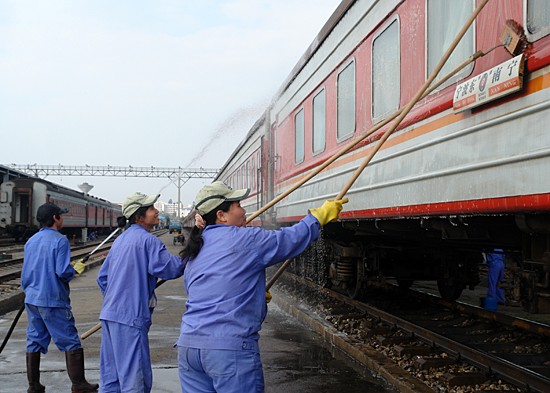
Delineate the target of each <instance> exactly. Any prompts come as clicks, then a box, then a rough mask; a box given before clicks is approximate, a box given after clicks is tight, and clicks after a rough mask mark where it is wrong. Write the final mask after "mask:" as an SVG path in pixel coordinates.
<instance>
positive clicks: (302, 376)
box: [0, 234, 393, 393]
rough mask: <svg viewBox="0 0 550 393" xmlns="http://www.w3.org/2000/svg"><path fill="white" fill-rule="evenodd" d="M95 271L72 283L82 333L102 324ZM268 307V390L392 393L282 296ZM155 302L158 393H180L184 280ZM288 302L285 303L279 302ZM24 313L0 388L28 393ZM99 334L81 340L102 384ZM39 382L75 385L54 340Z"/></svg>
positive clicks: (2, 318) (2, 330)
mask: <svg viewBox="0 0 550 393" xmlns="http://www.w3.org/2000/svg"><path fill="white" fill-rule="evenodd" d="M161 239H162V240H163V241H164V242H165V243H166V244H167V247H168V249H169V250H170V251H171V252H173V253H174V254H175V253H177V252H178V251H179V247H180V245H176V246H174V245H173V244H172V243H173V242H172V236H171V235H168V234H166V235H164V236H163V237H161ZM97 272H98V268H94V269H92V270H89V271H87V272H85V273H84V274H83V275H82V276H81V277H78V278H76V279H75V280H73V281H72V282H71V302H72V306H73V312H74V315H75V319H76V323H77V328H78V330H79V333H80V334H82V333H83V332H85V331H86V330H88V329H90V328H92V327H93V326H94V325H95V324H96V323H97V322H98V319H97V318H98V315H99V311H100V308H101V294H100V292H99V289H98V287H97V285H96V283H95V278H96V275H97ZM275 293H276V292H274V299H273V301H272V302H271V303H270V304H269V313H268V317H267V319H266V321H265V322H264V324H263V328H262V331H261V332H260V334H261V339H260V347H261V358H262V363H263V366H264V377H265V385H266V390H265V391H266V392H273V393H275V392H285V393H294V392H296V393H298V392H300V393H309V392H311V393H313V392H326V393H333V392H334V393H336V392H338V393H340V392H343V391H345V392H348V393H359V392H362V393H369V392H390V391H393V390H391V389H389V388H388V387H387V386H386V384H385V383H384V382H383V381H382V380H380V379H377V378H374V377H372V376H371V375H370V374H369V372H368V371H365V370H364V371H356V370H357V368H352V367H349V366H348V365H347V364H348V363H347V362H344V361H342V360H341V359H335V358H333V356H332V355H331V353H330V352H329V351H327V350H326V349H325V348H324V347H323V340H322V338H321V337H320V336H319V334H317V333H316V332H314V331H312V330H311V329H310V328H308V327H306V326H305V325H304V324H302V323H301V322H300V321H298V320H297V319H295V318H294V317H291V316H290V315H289V314H287V313H285V312H284V311H282V309H281V308H279V306H278V305H277V301H278V299H277V297H278V296H282V295H280V294H275ZM157 297H158V305H157V308H156V310H155V314H154V316H153V325H152V327H151V330H150V333H149V340H150V349H151V361H152V367H153V392H179V391H181V387H180V383H179V379H178V369H177V351H176V349H174V348H173V344H174V342H175V341H176V339H177V337H178V335H179V326H180V321H181V315H182V313H183V311H184V310H185V300H186V294H185V292H184V290H183V280H182V279H178V280H173V281H170V282H167V283H165V284H164V285H163V286H161V287H160V288H158V290H157ZM279 300H283V299H279ZM15 315H16V311H13V312H10V313H7V314H5V315H0V340H3V339H4V337H5V335H6V333H7V331H8V329H9V326H10V325H11V323H12V321H13V318H14V317H15ZM26 325H27V320H26V315H25V313H23V315H22V317H21V320H20V321H19V323H18V325H17V328H16V329H15V331H14V333H13V335H12V338H11V339H10V341H9V342H8V344H7V346H6V348H5V349H4V351H3V353H2V354H0V391H1V392H24V391H26V387H27V379H26V370H25V328H26ZM100 342H101V332H97V333H96V334H94V335H92V336H91V337H89V338H88V339H86V340H84V341H83V347H84V351H85V358H86V377H87V379H88V381H90V382H99V345H100ZM41 382H42V384H44V385H46V387H47V389H46V391H47V392H68V391H70V382H69V378H68V376H67V373H66V371H65V359H64V355H63V354H62V353H60V352H59V351H58V350H57V348H56V347H55V345H54V344H53V343H51V344H50V347H49V352H48V354H47V355H43V356H42V362H41Z"/></svg>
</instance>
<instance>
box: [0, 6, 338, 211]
mask: <svg viewBox="0 0 550 393" xmlns="http://www.w3.org/2000/svg"><path fill="white" fill-rule="evenodd" d="M339 3H340V0H155V1H153V0H150V1H145V0H116V1H113V0H48V1H43V0H0V132H1V134H0V135H1V136H2V138H1V141H2V142H1V145H0V146H1V149H0V163H2V164H5V165H9V164H12V163H15V164H34V163H36V164H40V165H58V164H63V165H67V166H70V165H85V164H88V165H114V166H128V165H132V166H134V167H136V166H155V167H203V168H218V167H221V166H222V165H223V164H224V163H225V161H226V160H227V158H228V157H229V155H230V154H231V152H232V151H233V149H234V148H235V147H236V146H237V145H238V144H239V143H240V142H241V140H242V138H244V136H245V135H246V133H247V131H248V130H249V128H250V127H251V125H252V124H253V123H254V122H255V121H256V120H257V118H258V117H259V116H260V114H261V113H262V111H263V109H265V107H266V106H267V104H268V103H269V101H270V100H271V98H272V97H273V95H274V94H275V92H276V91H277V89H278V88H279V87H280V86H281V84H282V82H283V81H284V79H285V78H286V77H287V75H288V74H289V73H290V71H291V69H292V68H293V67H294V65H295V64H296V63H297V61H298V59H299V58H300V57H301V55H302V54H303V53H304V51H305V50H306V48H307V47H308V46H309V44H310V43H311V42H312V41H313V39H314V38H315V36H316V35H317V33H318V32H319V30H320V29H321V27H322V26H323V24H324V23H325V22H326V20H327V19H328V18H329V16H330V15H331V14H332V12H333V11H334V10H335V9H336V7H337V6H338V4H339ZM220 134H221V136H216V135H220ZM215 136H216V137H215ZM201 152H202V153H201ZM48 180H50V181H53V182H55V183H58V184H62V185H64V186H67V187H71V188H74V189H77V184H80V183H83V182H88V183H90V184H92V185H94V186H95V187H94V189H93V190H92V191H91V192H90V194H92V195H95V196H98V197H101V198H105V199H108V200H111V201H113V202H120V201H122V200H123V199H124V198H125V197H126V196H127V195H129V194H131V193H133V192H135V191H141V192H144V193H147V194H154V193H157V192H159V191H160V190H161V189H163V188H164V189H163V190H162V192H161V194H162V197H161V198H162V199H163V200H166V201H167V200H168V199H173V200H174V202H175V201H176V200H177V188H176V187H175V186H172V185H169V180H168V179H147V178H139V179H135V178H127V179H124V178H102V177H86V178H83V177H63V178H59V177H49V178H48ZM210 181H211V180H191V181H189V182H188V183H187V184H186V186H184V187H183V188H182V202H183V203H184V204H188V203H191V201H192V200H193V198H194V196H195V194H196V192H197V191H198V189H199V188H200V187H201V186H202V185H203V184H207V183H209V182H210Z"/></svg>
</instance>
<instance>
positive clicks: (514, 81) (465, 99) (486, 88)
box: [453, 53, 524, 112]
mask: <svg viewBox="0 0 550 393" xmlns="http://www.w3.org/2000/svg"><path fill="white" fill-rule="evenodd" d="M523 63H524V62H523V53H522V54H521V55H519V56H516V57H514V58H513V59H510V60H508V61H506V62H504V63H501V64H499V65H497V66H496V67H493V68H491V69H490V70H487V71H485V72H483V73H482V74H479V75H477V76H475V77H473V78H471V79H468V80H467V81H465V82H462V83H460V84H458V85H457V86H456V89H455V95H454V98H453V109H454V111H455V112H461V111H463V110H466V109H470V108H474V107H476V106H479V105H482V104H485V103H487V102H489V101H492V100H496V99H497V98H499V97H502V96H505V95H507V94H511V93H513V92H516V91H518V90H520V89H521V88H522V85H523Z"/></svg>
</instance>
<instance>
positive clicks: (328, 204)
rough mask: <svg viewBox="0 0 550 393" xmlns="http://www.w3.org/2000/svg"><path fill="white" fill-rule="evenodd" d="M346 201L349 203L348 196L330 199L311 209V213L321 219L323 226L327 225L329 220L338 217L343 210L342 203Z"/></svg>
mask: <svg viewBox="0 0 550 393" xmlns="http://www.w3.org/2000/svg"><path fill="white" fill-rule="evenodd" d="M344 203H348V198H344V199H338V200H328V201H325V203H323V206H321V207H317V208H315V209H310V210H309V213H310V214H311V215H313V216H314V217H315V218H316V219H317V220H318V221H319V223H320V224H321V226H325V225H327V224H328V223H329V222H332V221H336V220H337V219H338V214H340V212H341V211H342V205H343V204H344Z"/></svg>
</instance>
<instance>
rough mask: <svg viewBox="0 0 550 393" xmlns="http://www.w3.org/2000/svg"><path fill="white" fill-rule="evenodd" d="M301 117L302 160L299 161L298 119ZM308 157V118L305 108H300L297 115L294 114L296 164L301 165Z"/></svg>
mask: <svg viewBox="0 0 550 393" xmlns="http://www.w3.org/2000/svg"><path fill="white" fill-rule="evenodd" d="M299 115H301V125H302V133H301V151H300V153H301V159H298V158H299V157H298V147H299V145H298V134H297V128H296V124H297V121H296V119H297V118H298V116H299ZM305 157H306V116H305V111H304V108H303V107H302V108H300V109H299V110H298V111H297V112H296V113H295V114H294V163H295V164H301V163H302V162H304V160H305Z"/></svg>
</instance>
